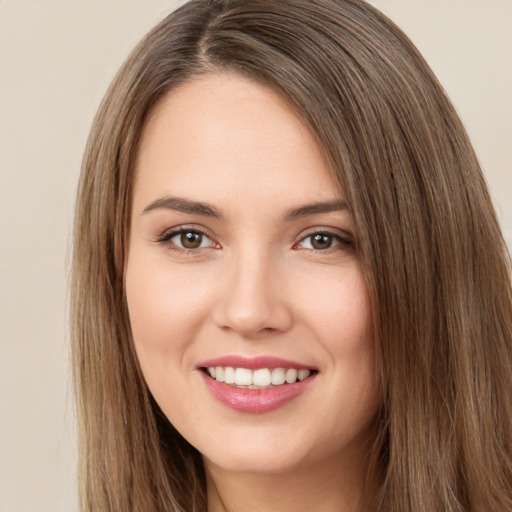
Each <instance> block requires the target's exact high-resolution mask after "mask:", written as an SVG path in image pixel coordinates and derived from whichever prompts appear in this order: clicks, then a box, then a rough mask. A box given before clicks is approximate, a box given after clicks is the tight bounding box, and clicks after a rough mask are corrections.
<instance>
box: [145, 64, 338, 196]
mask: <svg viewBox="0 0 512 512" xmlns="http://www.w3.org/2000/svg"><path fill="white" fill-rule="evenodd" d="M135 172H136V180H135V196H136V198H137V196H139V197H140V196H144V197H145V198H146V199H147V200H150V199H151V196H154V195H165V194H167V195H184V196H188V195H190V194H194V195H200V196H208V197H201V199H205V200H206V199H207V200H209V201H211V199H212V196H213V197H214V198H215V199H216V200H219V201H222V199H223V198H225V197H248V196H249V195H250V194H252V195H254V194H255V193H257V192H258V191H259V192H260V193H262V194H265V195H266V196H273V197H274V198H275V199H280V200H281V201H282V200H284V199H285V197H286V196H289V195H291V192H292V191H293V193H294V195H295V196H296V200H297V201H299V202H300V201H308V202H310V201H312V200H328V199H332V198H333V196H339V193H338V192H337V187H336V184H335V181H334V179H333V175H332V172H331V171H330V169H329V166H328V164H327V162H326V160H325V158H324V156H323V153H322V150H321V148H320V147H319V145H318V144H317V142H316V141H315V138H314V136H313V135H312V134H311V132H310V131H309V130H308V129H307V128H306V126H305V125H304V123H303V122H302V121H301V119H300V118H299V117H298V116H297V115H296V114H295V113H294V112H293V110H292V109H291V108H290V106H289V105H288V104H287V103H286V101H284V100H283V98H282V97H281V96H280V95H279V94H277V93H276V92H274V91H273V90H271V89H269V88H266V87H263V86H261V85H259V84H256V83H255V82H253V81H251V80H249V79H246V78H242V77H240V76H237V75H234V74H215V75H205V76H200V77H196V78H194V79H193V80H190V81H189V82H187V83H185V84H183V85H181V86H180V87H179V88H177V89H175V90H172V91H171V92H170V93H168V94H167V95H166V96H165V97H164V98H163V99H162V100H161V101H160V103H159V104H158V105H157V106H156V107H155V109H154V110H153V112H152V113H151V115H150V116H149V118H148V120H147V122H146V124H145V126H144V129H143V132H142V136H141V139H140V142H139V147H138V151H137V158H136V166H135ZM302 196H304V197H302ZM153 199H154V197H153Z"/></svg>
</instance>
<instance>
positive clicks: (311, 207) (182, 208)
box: [142, 197, 348, 222]
mask: <svg viewBox="0 0 512 512" xmlns="http://www.w3.org/2000/svg"><path fill="white" fill-rule="evenodd" d="M159 209H167V210H175V211H178V212H182V213H192V214H196V215H204V216H205V217H213V218H215V219H220V220H221V219H223V218H224V217H223V215H222V213H221V212H220V211H219V210H218V209H217V208H215V206H213V205H211V204H208V203H204V202H201V201H191V200H190V199H185V198H183V197H161V198H160V199H157V200H156V201H153V202H152V203H150V204H149V205H148V206H146V208H144V210H143V212H142V213H143V214H146V213H149V212H152V211H154V210H159ZM344 210H348V206H347V203H346V202H345V201H343V200H342V199H337V200H334V201H324V202H318V203H311V204H307V205H304V206H299V207H298V208H292V209H291V210H288V211H286V212H285V213H284V215H283V219H284V220H285V221H287V222H289V221H293V220H297V219H301V218H304V217H308V216H309V215H318V214H321V213H332V212H337V211H344Z"/></svg>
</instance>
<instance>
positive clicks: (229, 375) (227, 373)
mask: <svg viewBox="0 0 512 512" xmlns="http://www.w3.org/2000/svg"><path fill="white" fill-rule="evenodd" d="M224 382H225V383H226V384H234V383H235V369H234V368H232V367H231V366H226V368H224Z"/></svg>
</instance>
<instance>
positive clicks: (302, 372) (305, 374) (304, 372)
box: [297, 370, 311, 380]
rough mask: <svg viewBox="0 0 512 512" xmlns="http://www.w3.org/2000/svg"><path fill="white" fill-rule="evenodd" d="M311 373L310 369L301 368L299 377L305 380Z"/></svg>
mask: <svg viewBox="0 0 512 512" xmlns="http://www.w3.org/2000/svg"><path fill="white" fill-rule="evenodd" d="M310 375H311V372H310V371H309V370H299V373H298V374H297V377H298V379H299V380H304V379H307V378H308V377H309V376H310Z"/></svg>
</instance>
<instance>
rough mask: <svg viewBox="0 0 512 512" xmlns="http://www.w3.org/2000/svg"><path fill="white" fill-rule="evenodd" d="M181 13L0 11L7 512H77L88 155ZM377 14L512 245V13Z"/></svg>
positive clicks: (0, 420)
mask: <svg viewBox="0 0 512 512" xmlns="http://www.w3.org/2000/svg"><path fill="white" fill-rule="evenodd" d="M276 1H278V0H276ZM178 3H182V2H174V3H173V2H170V1H164V0H138V1H136V0H109V1H105V0H87V1H85V0H0V209H1V210H0V512H35V511H37V512H64V511H73V510H77V500H76V472H75V464H76V453H75V452H76V445H75V434H74V431H75V430H74V415H73V402H72V395H71V391H70V377H69V365H68V357H69V352H68V351H69V348H68V344H69V342H68V332H67V314H68V307H67V300H68V296H67V288H68V286H67V281H68V275H67V268H68V264H69V261H68V258H69V245H70V230H71V221H72V211H73V201H74V195H75V187H76V182H77V178H78V172H79V168H80V162H81V155H82V152H83V149H84V146H85V141H86V137H87V133H88V129H89V127H90V124H91V122H92V119H93V116H94V113H95V111H96V109H97V106H98V104H99V102H100V100H101V98H102V96H103V94H104V92H105V89H106V87H107V85H108V84H109V82H110V80H111V79H112V77H113V75H114V73H115V72H116V70H117V68H118V67H119V65H120V64H121V62H122V61H123V60H124V58H125V57H126V56H127V54H128V52H129V51H130V50H131V48H132V47H133V46H134V45H135V43H136V42H137V41H138V40H139V38H140V37H141V36H142V35H143V34H144V33H145V32H146V31H147V30H148V29H149V28H150V27H151V26H153V25H154V24H155V23H156V22H157V21H158V20H160V19H161V18H162V17H163V16H164V15H165V14H166V13H167V12H169V11H170V10H171V9H172V7H173V6H176V5H177V4H178ZM372 3H373V4H375V5H376V6H377V7H379V8H380V9H381V10H383V11H384V12H385V13H386V14H388V15H389V16H390V17H391V18H392V19H393V20H395V21H396V22H397V23H398V25H399V26H401V27H402V28H403V29H404V30H405V32H406V33H407V34H408V35H409V36H410V37H411V38H412V40H413V41H414V42H415V43H416V44H417V46H418V47H419V49H420V50H421V51H422V52H423V53H424V55H425V57H426V58H427V60H428V61H429V62H430V64H431V66H432V67H433V69H434V71H435V72H436V73H437V74H438V76H439V78H440V80H441V82H442V83H443V84H444V86H445V88H446V90H447V91H448V93H449V95H450V96H451V97H452V99H453V101H454V103H455V105H456V107H457V109H458V110H459V112H460V114H461V117H462V119H463V121H464V122H465V124H466V126H467V129H468V131H469V134H470V136H471V138H472V140H473V143H474V145H475V147H476V150H477V153H478V154H479V156H480V159H481V162H482V164H483V167H484V170H485V174H486V177H487V180H488V182H489V186H490V188H491V191H492V194H493V197H494V198H495V201H496V206H497V209H498V212H499V215H500V218H501V220H502V223H503V228H504V231H505V235H506V239H507V240H508V244H509V247H512V201H511V198H512V140H511V135H512V122H511V119H512V95H511V91H512V31H511V30H510V27H512V1H511V0H449V1H446V0H422V1H419V0H377V1H374V2H372Z"/></svg>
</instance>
